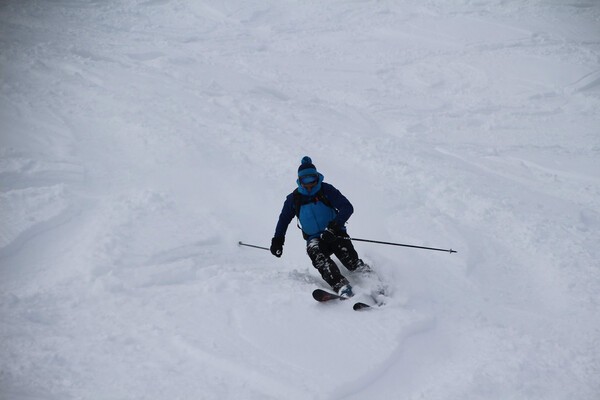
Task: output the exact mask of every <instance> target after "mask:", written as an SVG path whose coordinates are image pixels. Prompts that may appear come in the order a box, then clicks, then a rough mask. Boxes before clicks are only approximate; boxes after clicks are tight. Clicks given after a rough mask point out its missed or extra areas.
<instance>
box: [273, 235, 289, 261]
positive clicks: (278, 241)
mask: <svg viewBox="0 0 600 400" xmlns="http://www.w3.org/2000/svg"><path fill="white" fill-rule="evenodd" d="M283 242H285V237H274V238H273V239H271V249H270V250H271V254H273V255H274V256H275V257H281V255H282V254H283Z"/></svg>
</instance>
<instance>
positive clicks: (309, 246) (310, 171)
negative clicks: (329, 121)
mask: <svg viewBox="0 0 600 400" xmlns="http://www.w3.org/2000/svg"><path fill="white" fill-rule="evenodd" d="M296 183H297V184H298V188H296V189H295V190H294V191H293V192H292V193H290V194H289V195H288V196H287V197H286V199H285V202H284V203H283V208H282V210H281V214H280V215H279V220H278V222H277V227H276V228H275V236H274V237H273V239H272V240H271V248H270V250H271V253H272V254H273V255H274V256H275V257H281V255H282V253H283V243H284V242H285V234H286V231H287V228H288V225H289V224H290V222H291V221H292V219H294V216H296V217H297V218H298V223H299V224H298V227H299V228H300V229H301V230H302V234H303V236H304V239H306V252H307V253H308V256H309V257H310V259H311V261H312V265H313V266H314V267H315V268H316V269H317V270H318V271H319V273H320V274H321V276H322V277H323V279H324V280H325V282H327V283H328V284H329V285H330V286H331V287H332V288H333V290H335V292H336V293H338V295H340V296H342V297H346V298H348V297H352V296H353V295H354V293H353V292H352V286H350V283H349V282H348V279H346V278H345V277H344V276H343V275H342V273H341V272H340V269H339V268H338V266H337V265H336V263H335V262H334V261H333V260H332V259H331V255H333V254H335V256H336V257H337V258H338V259H339V260H340V261H341V262H342V264H343V265H344V266H345V267H346V268H347V269H348V270H349V271H360V272H364V273H368V272H370V271H371V269H370V267H369V266H368V265H367V264H365V263H364V262H363V261H362V260H361V259H360V258H358V253H357V252H356V250H355V249H354V246H353V245H352V242H351V240H350V236H348V233H347V232H346V227H345V224H346V221H347V220H348V218H350V215H352V213H353V211H354V208H353V207H352V204H350V202H349V201H348V199H347V198H346V197H345V196H344V195H343V194H342V193H341V192H340V191H339V190H337V189H336V188H335V187H334V186H333V185H330V184H329V183H326V182H323V175H322V174H320V173H319V172H318V171H317V169H316V167H315V166H314V164H313V163H312V160H311V158H310V157H308V156H305V157H304V158H302V162H301V164H300V167H298V180H297V181H296Z"/></svg>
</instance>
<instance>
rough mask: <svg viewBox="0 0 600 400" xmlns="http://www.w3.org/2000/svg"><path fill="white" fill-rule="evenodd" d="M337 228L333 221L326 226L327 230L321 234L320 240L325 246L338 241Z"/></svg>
mask: <svg viewBox="0 0 600 400" xmlns="http://www.w3.org/2000/svg"><path fill="white" fill-rule="evenodd" d="M338 232H339V228H338V225H337V224H336V223H335V221H331V222H330V223H329V225H327V229H325V230H324V231H323V233H321V240H322V241H324V242H325V243H327V244H334V243H335V242H336V241H337V240H338Z"/></svg>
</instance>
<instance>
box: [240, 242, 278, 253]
mask: <svg viewBox="0 0 600 400" xmlns="http://www.w3.org/2000/svg"><path fill="white" fill-rule="evenodd" d="M238 245H240V246H246V247H254V248H255V249H261V250H268V251H271V249H269V248H267V247H261V246H255V245H253V244H247V243H243V242H241V241H240V242H238Z"/></svg>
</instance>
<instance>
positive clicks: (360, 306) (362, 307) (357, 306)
mask: <svg viewBox="0 0 600 400" xmlns="http://www.w3.org/2000/svg"><path fill="white" fill-rule="evenodd" d="M352 308H353V309H354V311H360V310H368V309H369V308H371V306H370V305H368V304H366V303H361V302H358V303H354V306H352Z"/></svg>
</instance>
